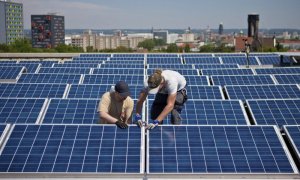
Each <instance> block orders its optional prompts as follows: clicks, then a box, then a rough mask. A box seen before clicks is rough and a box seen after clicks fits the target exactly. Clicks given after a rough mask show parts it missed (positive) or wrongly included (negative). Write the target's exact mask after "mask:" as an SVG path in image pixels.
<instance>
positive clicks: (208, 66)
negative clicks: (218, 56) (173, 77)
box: [194, 64, 239, 69]
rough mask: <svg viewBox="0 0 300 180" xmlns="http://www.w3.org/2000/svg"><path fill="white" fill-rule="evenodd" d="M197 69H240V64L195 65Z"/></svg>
mask: <svg viewBox="0 0 300 180" xmlns="http://www.w3.org/2000/svg"><path fill="white" fill-rule="evenodd" d="M194 67H195V69H232V68H239V65H238V64H194Z"/></svg>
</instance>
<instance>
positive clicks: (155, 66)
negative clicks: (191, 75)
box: [147, 64, 195, 70]
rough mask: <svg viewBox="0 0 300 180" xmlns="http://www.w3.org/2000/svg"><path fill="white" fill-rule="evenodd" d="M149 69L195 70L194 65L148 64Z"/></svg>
mask: <svg viewBox="0 0 300 180" xmlns="http://www.w3.org/2000/svg"><path fill="white" fill-rule="evenodd" d="M147 67H148V69H170V70H172V69H195V68H194V66H193V65H192V64H148V65H147Z"/></svg>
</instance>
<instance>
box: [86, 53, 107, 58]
mask: <svg viewBox="0 0 300 180" xmlns="http://www.w3.org/2000/svg"><path fill="white" fill-rule="evenodd" d="M110 56H111V54H102V53H101V54H80V57H101V58H102V57H110Z"/></svg>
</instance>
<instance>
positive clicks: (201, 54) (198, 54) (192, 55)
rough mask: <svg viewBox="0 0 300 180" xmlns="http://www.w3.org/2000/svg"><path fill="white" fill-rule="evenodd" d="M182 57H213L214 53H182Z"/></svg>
mask: <svg viewBox="0 0 300 180" xmlns="http://www.w3.org/2000/svg"><path fill="white" fill-rule="evenodd" d="M181 57H183V58H186V57H213V55H212V54H205V53H197V54H192V53H191V54H190V53H189V54H181Z"/></svg>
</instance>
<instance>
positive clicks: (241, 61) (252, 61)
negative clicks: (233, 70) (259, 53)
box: [222, 56, 258, 65]
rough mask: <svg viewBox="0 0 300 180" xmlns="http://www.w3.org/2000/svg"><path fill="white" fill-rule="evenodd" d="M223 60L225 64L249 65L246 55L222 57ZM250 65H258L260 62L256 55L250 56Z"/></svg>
mask: <svg viewBox="0 0 300 180" xmlns="http://www.w3.org/2000/svg"><path fill="white" fill-rule="evenodd" d="M222 61H223V63H224V64H228V63H229V64H239V65H247V58H246V57H244V56H243V57H222ZM249 65H258V62H257V60H256V58H255V57H249Z"/></svg>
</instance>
